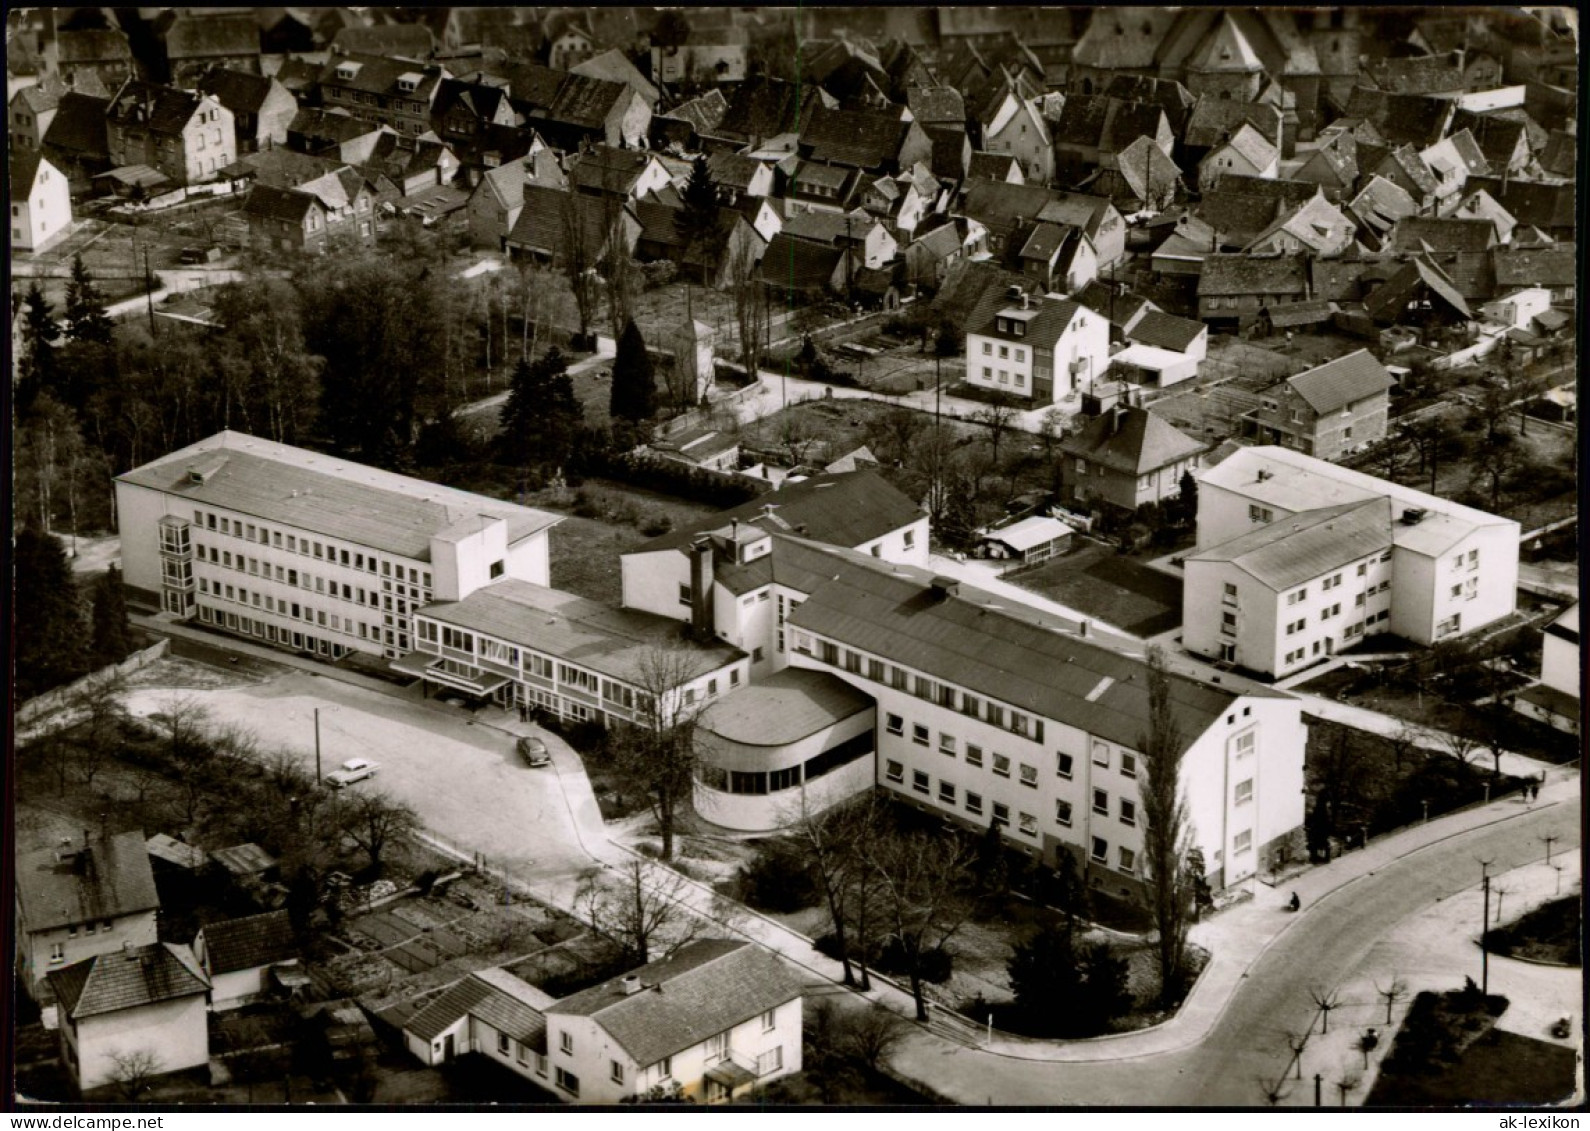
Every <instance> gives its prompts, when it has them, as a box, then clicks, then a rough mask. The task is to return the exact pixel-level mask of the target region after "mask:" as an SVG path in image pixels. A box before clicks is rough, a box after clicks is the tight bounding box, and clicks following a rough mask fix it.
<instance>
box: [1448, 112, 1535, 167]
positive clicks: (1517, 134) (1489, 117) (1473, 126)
mask: <svg viewBox="0 0 1590 1131" xmlns="http://www.w3.org/2000/svg"><path fill="white" fill-rule="evenodd" d="M1451 128H1452V131H1453V132H1456V131H1458V130H1467V131H1468V132H1469V133H1470V134H1472V135H1473V137H1474V143H1475V145H1477V146H1478V147H1479V150H1480V152H1481V153H1482V154H1484V155H1485V163H1486V164H1487V165H1489V166H1490V172H1491V173H1492V174H1494V175H1495V176H1501V175H1503V174H1504V173H1506V174H1507V175H1509V176H1514V177H1516V176H1520V175H1524V174H1525V173H1527V172H1528V171H1529V169H1530V166H1531V164H1532V163H1533V162H1534V153H1533V150H1532V149H1531V148H1530V144H1529V133H1528V129H1527V127H1526V126H1525V123H1524V122H1522V121H1517V120H1514V119H1513V118H1510V117H1503V116H1502V115H1500V114H1480V113H1475V112H1474V111H1472V110H1464V109H1461V108H1460V109H1458V110H1457V111H1456V112H1455V113H1454V114H1453V115H1452V126H1451Z"/></svg>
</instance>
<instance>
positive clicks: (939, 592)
mask: <svg viewBox="0 0 1590 1131" xmlns="http://www.w3.org/2000/svg"><path fill="white" fill-rule="evenodd" d="M929 584H930V585H931V586H932V588H933V593H934V595H935V596H936V597H938V598H939V599H940V600H948V599H949V598H951V597H953V596H955V595H956V594H957V593H959V592H960V591H961V583H960V582H959V581H958V580H957V579H955V578H953V577H935V578H934V579H933V580H932V581H931V582H929Z"/></svg>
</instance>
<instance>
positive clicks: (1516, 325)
mask: <svg viewBox="0 0 1590 1131" xmlns="http://www.w3.org/2000/svg"><path fill="white" fill-rule="evenodd" d="M1550 309H1551V292H1550V291H1549V290H1547V289H1546V288H1545V287H1523V288H1521V289H1519V290H1516V291H1509V292H1508V293H1507V294H1505V295H1502V296H1501V297H1499V298H1497V299H1494V300H1492V301H1491V302H1488V303H1486V304H1485V305H1483V306H1481V307H1480V315H1481V316H1482V317H1484V318H1485V320H1486V321H1488V322H1492V323H1495V324H1496V325H1498V326H1505V327H1507V328H1508V329H1510V330H1533V328H1534V327H1533V323H1534V321H1535V319H1536V318H1539V317H1540V316H1541V315H1542V314H1545V313H1546V312H1547V311H1549V310H1550Z"/></svg>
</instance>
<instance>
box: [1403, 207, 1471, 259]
mask: <svg viewBox="0 0 1590 1131" xmlns="http://www.w3.org/2000/svg"><path fill="white" fill-rule="evenodd" d="M1495 243H1496V225H1495V224H1493V223H1492V222H1491V221H1489V220H1457V219H1451V218H1447V217H1441V218H1436V217H1432V216H1409V217H1407V218H1406V219H1404V220H1402V221H1400V222H1399V223H1398V224H1397V227H1396V230H1395V231H1394V232H1393V233H1392V237H1391V246H1392V247H1394V248H1396V249H1397V250H1398V251H1433V252H1437V253H1442V252H1459V251H1484V250H1485V249H1486V248H1489V247H1492V246H1494V245H1495Z"/></svg>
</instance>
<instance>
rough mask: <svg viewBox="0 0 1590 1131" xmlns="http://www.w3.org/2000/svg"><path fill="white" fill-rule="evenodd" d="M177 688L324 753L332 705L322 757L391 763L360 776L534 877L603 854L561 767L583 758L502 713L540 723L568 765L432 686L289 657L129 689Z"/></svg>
mask: <svg viewBox="0 0 1590 1131" xmlns="http://www.w3.org/2000/svg"><path fill="white" fill-rule="evenodd" d="M174 694H181V695H184V696H188V697H191V698H192V699H193V700H194V701H195V702H196V703H199V704H201V705H202V706H203V707H205V708H206V709H207V710H208V711H209V712H210V714H211V717H212V718H213V719H214V720H215V721H216V722H218V723H223V724H237V725H239V726H243V727H246V728H248V729H249V730H250V731H252V732H254V733H255V734H257V735H258V736H259V739H260V742H261V743H262V745H263V746H264V747H266V748H267V749H269V748H274V747H280V748H282V749H285V750H289V751H291V752H293V753H294V754H295V755H297V756H298V758H299V759H300V760H301V761H302V763H303V764H304V765H305V766H306V767H307V768H310V769H312V768H313V766H314V764H315V709H316V708H319V710H320V727H319V729H320V744H321V752H322V769H323V770H324V771H328V772H329V771H330V770H332V769H334V768H335V767H336V766H338V765H339V764H340V763H342V762H343V761H344V760H345V759H347V758H352V757H362V758H369V759H371V760H372V761H374V762H377V763H379V764H380V770H379V773H378V774H377V776H376V777H375V778H374V779H372V780H368V781H364V782H360V783H358V784H356V785H352V786H349V787H348V788H349V789H350V790H369V789H378V790H383V791H386V792H388V793H390V794H391V795H392V796H393V797H394V798H396V799H397V800H399V801H403V802H406V803H407V804H408V805H410V806H412V807H413V808H414V810H415V811H416V812H417V813H419V815H420V817H421V819H422V820H423V821H424V823H425V825H426V826H427V828H428V829H430V830H431V831H433V832H434V833H436V834H437V835H438V836H440V837H441V838H443V839H444V840H447V841H451V842H454V843H457V844H464V845H468V846H469V847H470V848H471V849H473V850H475V851H478V852H480V853H482V854H484V855H485V857H486V858H487V859H488V860H489V861H490V862H491V863H492V864H494V865H496V866H499V867H503V868H507V869H509V870H511V871H513V872H514V873H515V874H516V875H519V876H521V877H522V878H524V879H526V880H529V881H531V882H532V883H535V882H540V881H558V880H563V881H567V882H570V883H572V882H573V880H572V877H575V876H577V875H578V873H579V872H581V871H582V870H584V869H586V868H588V867H590V866H591V860H590V857H589V856H587V855H586V853H585V852H584V851H583V849H582V848H581V847H580V844H579V840H578V838H577V835H576V832H575V825H574V822H573V819H572V817H571V814H570V809H569V805H568V803H567V802H566V801H565V799H564V794H563V790H562V788H561V785H560V782H559V774H560V773H565V772H573V773H578V772H580V771H579V760H578V758H577V757H576V756H575V755H574V754H573V752H572V751H570V750H569V748H568V746H567V745H566V744H565V743H563V742H562V740H561V739H559V738H557V737H556V736H554V735H550V734H546V733H544V732H540V731H538V730H537V729H536V728H534V727H531V726H529V725H527V724H523V723H520V722H518V720H517V718H512V719H509V718H504V717H502V713H501V712H495V713H494V714H493V718H492V720H491V722H493V723H501V724H502V725H503V726H504V727H507V726H511V727H512V728H513V730H514V731H517V732H520V733H527V734H528V733H537V734H540V735H541V737H542V738H543V739H544V740H545V741H546V743H547V746H548V748H549V749H551V751H552V753H553V757H554V759H555V761H556V765H554V766H547V767H543V768H540V769H530V768H529V767H527V766H525V765H524V764H523V763H522V761H521V760H520V759H519V758H518V756H517V755H516V754H515V752H514V737H515V736H514V734H513V733H510V732H509V731H508V730H506V729H499V728H498V727H497V726H495V725H489V724H488V722H487V721H486V720H485V719H484V718H477V717H476V716H475V715H472V714H470V713H469V712H468V711H465V710H462V709H459V708H453V707H448V706H445V705H443V704H441V703H438V702H435V701H425V700H422V699H421V698H420V695H419V692H418V690H415V689H410V690H408V691H404V692H400V693H398V694H397V695H391V694H383V693H381V692H377V691H372V690H366V689H364V688H362V687H357V686H352V685H349V684H346V683H342V682H339V681H336V680H332V679H326V678H322V677H320V676H317V675H314V674H311V673H309V672H305V671H298V670H292V669H280V670H279V671H277V672H273V673H272V674H270V675H269V676H268V677H267V678H264V679H262V680H260V681H259V682H255V683H250V684H247V685H244V686H224V687H207V688H192V687H189V688H186V689H184V690H182V691H181V692H175V691H173V690H172V689H171V688H170V687H158V686H149V685H147V684H146V685H145V686H141V687H138V688H136V689H135V690H133V691H131V692H129V694H128V696H127V707H128V710H129V711H131V712H132V713H133V714H135V715H140V716H148V715H150V714H153V713H155V712H158V711H160V710H162V708H163V707H164V705H165V704H166V703H167V702H168V701H169V700H170V699H171V697H172V696H173V695H174Z"/></svg>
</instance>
